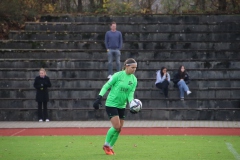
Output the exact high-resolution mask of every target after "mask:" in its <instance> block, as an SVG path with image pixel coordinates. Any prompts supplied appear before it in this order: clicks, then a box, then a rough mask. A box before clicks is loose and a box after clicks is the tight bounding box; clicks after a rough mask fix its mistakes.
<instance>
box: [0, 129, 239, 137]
mask: <svg viewBox="0 0 240 160" xmlns="http://www.w3.org/2000/svg"><path fill="white" fill-rule="evenodd" d="M107 130H108V128H26V129H24V128H18V129H15V128H12V129H0V136H55V135H56V136H67V135H75V136H77V135H105V134H106V133H107ZM121 135H231V136H239V135H240V128H123V129H122V132H121Z"/></svg>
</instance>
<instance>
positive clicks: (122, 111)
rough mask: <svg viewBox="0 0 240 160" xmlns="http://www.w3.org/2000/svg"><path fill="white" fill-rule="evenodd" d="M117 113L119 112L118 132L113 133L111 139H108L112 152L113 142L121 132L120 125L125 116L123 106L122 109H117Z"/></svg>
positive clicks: (121, 125)
mask: <svg viewBox="0 0 240 160" xmlns="http://www.w3.org/2000/svg"><path fill="white" fill-rule="evenodd" d="M118 114H119V118H120V129H119V131H118V132H115V134H114V135H113V137H112V139H111V141H110V143H109V144H110V148H111V151H112V152H113V154H115V153H114V151H113V149H112V148H113V146H114V144H115V143H116V141H117V139H118V136H119V135H120V133H121V130H122V127H123V124H124V118H125V108H124V109H118Z"/></svg>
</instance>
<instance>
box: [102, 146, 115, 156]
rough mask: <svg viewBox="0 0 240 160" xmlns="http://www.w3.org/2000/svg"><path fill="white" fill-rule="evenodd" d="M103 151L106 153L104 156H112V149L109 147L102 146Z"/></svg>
mask: <svg viewBox="0 0 240 160" xmlns="http://www.w3.org/2000/svg"><path fill="white" fill-rule="evenodd" d="M103 150H104V152H105V153H106V155H113V154H114V153H113V152H112V149H111V148H110V147H109V146H106V145H103Z"/></svg>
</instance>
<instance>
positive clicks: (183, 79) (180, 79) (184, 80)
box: [173, 66, 192, 100]
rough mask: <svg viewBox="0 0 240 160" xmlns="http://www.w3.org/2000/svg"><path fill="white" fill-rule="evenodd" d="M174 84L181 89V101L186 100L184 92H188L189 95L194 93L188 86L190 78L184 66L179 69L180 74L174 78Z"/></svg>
mask: <svg viewBox="0 0 240 160" xmlns="http://www.w3.org/2000/svg"><path fill="white" fill-rule="evenodd" d="M173 83H174V87H176V88H179V91H180V99H181V100H184V92H186V93H187V95H189V94H191V93H192V92H191V91H190V90H189V88H188V86H187V84H189V76H188V74H187V73H186V70H185V67H184V66H180V67H179V70H178V72H177V73H176V74H175V75H174V77H173Z"/></svg>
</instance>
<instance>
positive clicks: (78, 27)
mask: <svg viewBox="0 0 240 160" xmlns="http://www.w3.org/2000/svg"><path fill="white" fill-rule="evenodd" d="M117 29H118V30H119V31H121V32H137V31H138V32H149V31H150V32H153V31H155V32H158V31H161V32H163V31H165V32H196V31H204V32H208V31H212V32H215V31H222V32H224V31H240V23H220V24H194V23H189V24H181V23H179V24H169V23H165V24H163V23H122V24H121V23H118V24H117ZM25 30H27V31H57V32H58V31H82V32H83V31H85V32H90V31H91V32H97V31H102V32H103V31H105V32H106V31H108V30H109V25H108V24H106V23H75V22H73V23H67V22H59V23H58V22H50V23H47V22H41V23H38V22H26V23H25Z"/></svg>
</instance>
